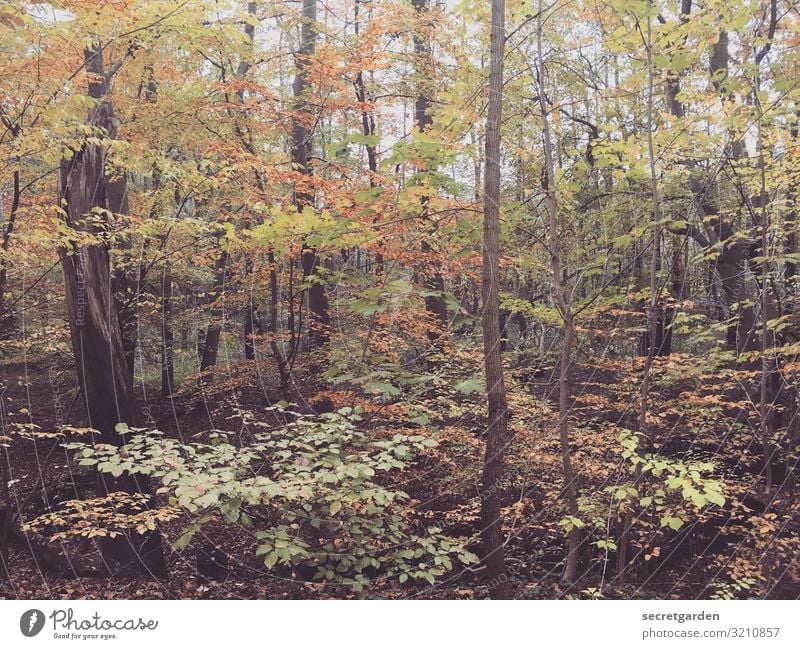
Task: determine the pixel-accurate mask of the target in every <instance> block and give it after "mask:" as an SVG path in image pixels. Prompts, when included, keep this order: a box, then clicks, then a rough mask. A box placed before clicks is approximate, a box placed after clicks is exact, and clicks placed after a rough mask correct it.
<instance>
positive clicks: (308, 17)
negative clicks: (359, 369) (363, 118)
mask: <svg viewBox="0 0 800 649" xmlns="http://www.w3.org/2000/svg"><path fill="white" fill-rule="evenodd" d="M302 18H303V24H302V27H301V28H300V47H299V48H298V50H297V54H296V57H295V58H296V61H297V62H296V66H297V73H296V74H295V77H294V84H293V85H292V94H293V96H294V112H295V117H294V120H293V125H292V166H293V167H294V168H295V170H297V171H299V172H300V173H301V174H303V175H304V176H305V177H306V179H304V180H303V182H302V183H298V185H299V186H298V187H296V188H295V192H294V202H295V208H296V209H297V211H298V212H299V213H301V217H300V218H302V212H303V210H305V208H306V207H310V208H312V209H313V208H314V192H313V190H312V189H311V176H312V175H313V173H314V172H313V170H312V169H311V165H310V163H309V159H310V157H311V152H312V133H311V131H310V129H309V124H308V123H309V122H310V121H311V120H312V119H313V115H312V112H311V110H310V106H309V103H308V100H307V97H306V95H307V92H308V86H309V83H308V67H309V62H310V61H309V59H310V57H312V56H314V53H315V51H316V40H317V28H316V26H315V22H316V20H317V0H303V8H302ZM301 265H302V267H303V277H304V279H305V280H306V282H309V285H308V288H307V290H306V294H307V299H308V311H309V316H310V317H309V322H308V343H309V346H310V347H320V346H322V345H324V344H325V343H326V342H327V341H328V339H329V337H330V324H331V322H330V314H329V312H328V296H327V295H326V293H325V285H324V284H323V282H322V280H321V278H320V277H319V275H318V271H319V268H320V265H321V264H320V258H319V255H318V254H317V251H316V250H315V249H313V248H306V246H305V243H304V244H303V252H302V255H301Z"/></svg>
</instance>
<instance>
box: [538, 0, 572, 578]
mask: <svg viewBox="0 0 800 649" xmlns="http://www.w3.org/2000/svg"><path fill="white" fill-rule="evenodd" d="M542 12H543V9H542V2H541V0H540V2H539V14H538V18H537V30H536V44H537V58H538V63H537V76H538V78H539V108H540V110H541V119H542V140H543V143H544V158H545V163H544V174H543V178H544V188H543V189H544V191H545V194H546V196H547V215H548V242H547V245H548V248H549V252H550V274H551V275H552V277H553V298H554V300H555V303H556V305H557V307H558V310H559V312H560V314H561V317H562V319H563V321H564V342H563V344H562V347H561V363H560V369H559V377H558V438H559V445H560V447H561V464H562V468H563V472H564V495H565V497H566V501H567V511H568V512H569V515H570V516H571V517H573V518H576V519H577V518H578V514H579V513H580V512H579V508H578V485H577V479H578V478H577V475H576V473H575V470H574V468H573V466H572V456H571V452H570V435H569V420H568V416H569V410H570V371H571V368H572V345H573V342H574V340H575V322H574V317H573V313H572V305H571V304H570V300H569V293H568V292H567V290H566V287H565V286H564V280H563V274H562V268H561V256H560V253H559V227H558V197H557V195H556V186H555V161H554V157H553V142H552V136H551V134H550V117H549V115H550V109H549V108H548V106H547V99H546V92H545V68H544V58H543V56H544V49H543V47H542ZM580 543H581V531H580V528H579V527H578V526H577V525H574V524H573V525H572V526H571V527H570V530H569V532H568V538H567V557H566V562H565V565H564V573H563V575H562V581H563V582H564V583H566V584H571V583H573V582H574V581H575V577H576V575H577V571H578V552H579V549H580Z"/></svg>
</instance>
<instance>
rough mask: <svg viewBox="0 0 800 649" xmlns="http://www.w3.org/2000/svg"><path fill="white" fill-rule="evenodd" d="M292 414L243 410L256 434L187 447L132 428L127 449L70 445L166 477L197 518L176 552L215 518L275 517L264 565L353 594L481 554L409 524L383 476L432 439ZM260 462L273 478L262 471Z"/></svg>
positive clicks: (398, 494)
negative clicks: (272, 417) (305, 572)
mask: <svg viewBox="0 0 800 649" xmlns="http://www.w3.org/2000/svg"><path fill="white" fill-rule="evenodd" d="M287 408H288V404H279V405H276V406H273V407H272V408H271V410H275V411H280V412H286V413H287V414H289V411H288V410H287ZM291 415H292V417H293V420H292V421H291V422H290V423H288V424H286V425H285V426H281V427H275V426H274V425H272V424H267V423H265V422H262V421H260V420H259V419H258V418H257V417H256V416H255V415H254V414H252V413H249V412H245V411H240V412H239V416H240V417H241V419H242V420H243V421H245V422H247V424H248V426H249V427H250V429H251V430H252V431H253V432H252V439H251V441H248V443H247V444H245V445H240V444H238V443H234V440H238V436H237V435H233V434H231V433H226V432H224V431H214V432H211V433H208V434H206V436H207V438H208V440H209V442H195V443H191V444H183V443H180V442H178V441H177V440H173V439H166V438H164V437H163V435H162V434H160V433H158V432H157V431H148V432H147V433H146V434H143V433H137V434H134V435H132V436H131V438H130V440H129V441H128V443H126V444H125V445H124V446H122V447H116V446H113V445H103V444H98V445H95V446H90V445H88V444H80V443H73V444H70V448H71V449H73V450H75V457H76V459H77V460H78V461H79V462H82V463H87V462H93V463H96V465H97V467H98V470H99V471H101V472H104V473H110V474H111V475H114V476H117V477H119V476H122V475H123V474H132V473H140V474H144V475H147V476H150V477H151V478H152V479H154V480H155V481H157V482H160V485H161V486H160V487H159V488H158V489H157V493H158V494H160V495H166V496H167V497H168V498H169V501H170V503H171V505H172V506H173V507H174V508H178V507H179V508H181V509H182V511H183V513H184V514H188V515H189V516H191V518H192V522H191V524H190V525H189V526H188V527H187V528H186V529H185V530H184V532H183V533H182V534H181V535H180V536H179V537H178V538H177V540H175V541H174V543H173V548H174V549H175V550H183V549H185V548H187V547H188V546H189V544H190V543H191V542H192V539H193V538H194V536H195V534H196V533H197V532H198V531H200V530H201V529H202V528H203V526H204V525H206V524H208V523H209V522H211V521H221V522H223V523H224V524H227V525H248V526H249V525H257V524H258V521H270V525H269V527H267V528H265V529H260V530H258V531H257V532H256V537H257V538H258V539H259V541H260V543H259V545H258V547H257V549H256V556H258V557H263V561H264V565H265V566H266V567H267V568H268V569H272V568H275V567H276V566H278V565H283V566H289V567H292V568H299V567H301V566H303V567H313V568H316V573H315V574H316V578H318V579H325V580H327V581H333V582H335V583H339V584H343V585H347V586H350V587H352V588H353V590H354V591H356V592H362V591H363V590H364V588H365V587H367V586H368V585H369V583H370V579H369V578H368V577H367V576H366V574H365V571H367V572H369V571H372V572H377V571H381V572H382V573H384V574H385V575H386V576H387V577H397V578H398V579H402V582H405V581H407V580H416V581H424V582H426V583H429V584H433V583H435V581H436V579H437V578H438V577H439V576H441V575H443V574H445V573H446V572H448V571H450V570H452V569H453V566H454V562H455V561H456V560H458V561H461V562H462V563H465V564H466V563H470V562H472V561H473V560H476V558H475V557H474V555H472V554H471V553H470V552H468V551H466V550H465V549H464V548H463V547H462V545H461V544H460V543H459V542H458V540H456V539H450V538H448V537H446V536H445V535H443V534H442V533H441V530H438V529H433V528H432V529H431V530H428V532H427V533H424V534H421V535H418V534H415V533H413V531H412V529H413V528H412V526H411V524H410V518H411V515H410V513H409V512H408V511H407V510H406V511H403V510H401V506H402V505H403V503H405V502H406V501H408V495H407V494H406V493H405V492H403V491H400V490H397V489H392V488H389V487H386V486H384V484H385V481H383V480H381V481H378V480H376V478H377V476H379V474H382V473H384V474H385V473H386V472H389V471H394V470H396V469H402V468H404V467H405V466H407V465H408V463H409V462H412V461H413V460H414V458H415V457H416V456H417V455H418V454H419V453H422V452H424V451H425V450H426V449H429V448H433V447H435V446H436V441H435V440H433V439H431V438H430V437H427V436H424V435H405V434H400V433H397V434H395V435H393V436H392V437H391V438H389V439H372V437H371V436H370V435H368V434H367V433H365V432H364V431H361V430H359V429H357V428H356V426H355V422H357V421H358V420H359V419H360V411H359V410H358V409H353V408H349V407H346V408H341V409H339V410H338V411H336V412H333V413H326V414H323V415H320V416H318V417H308V416H305V415H302V414H300V413H297V412H291ZM131 432H136V431H135V430H131ZM265 459H267V463H266V466H268V467H269V475H262V474H260V472H261V471H263V469H264V468H265ZM176 511H180V510H178V509H176ZM401 512H402V515H401ZM323 540H324V542H323ZM402 575H405V577H403V576H402Z"/></svg>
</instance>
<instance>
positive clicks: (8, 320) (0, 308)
mask: <svg viewBox="0 0 800 649" xmlns="http://www.w3.org/2000/svg"><path fill="white" fill-rule="evenodd" d="M12 133H14V134H16V131H12ZM12 178H13V188H12V190H11V191H12V194H11V209H10V210H9V212H8V220H3V219H0V227H2V228H3V240H2V244H0V245H2V254H0V340H4V339H6V338H7V337H9V336H10V334H11V331H12V329H13V323H14V318H13V317H12V316H11V314H9V313H6V305H5V300H6V290H7V288H8V266H7V262H6V258H5V254H6V253H8V248H9V246H10V244H11V235H12V234H13V233H14V225H15V224H16V221H17V211H18V210H19V203H20V197H21V195H22V190H21V189H20V184H19V170H16V169H15V170H14V172H13V174H12ZM0 203H2V196H0ZM2 209H3V206H2V205H0V210H2Z"/></svg>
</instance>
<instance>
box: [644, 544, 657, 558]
mask: <svg viewBox="0 0 800 649" xmlns="http://www.w3.org/2000/svg"><path fill="white" fill-rule="evenodd" d="M659 556H661V548H659V547H655V548H653V549H652V550H651V551H650V552H648V553H646V554H645V555H644V560H645V561H650V559H653V558H655V557H659Z"/></svg>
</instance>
